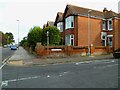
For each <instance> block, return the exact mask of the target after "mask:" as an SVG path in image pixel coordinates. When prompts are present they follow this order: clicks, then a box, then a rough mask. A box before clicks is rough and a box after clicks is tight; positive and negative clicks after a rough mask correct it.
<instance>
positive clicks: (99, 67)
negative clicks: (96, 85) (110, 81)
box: [94, 64, 118, 69]
mask: <svg viewBox="0 0 120 90" xmlns="http://www.w3.org/2000/svg"><path fill="white" fill-rule="evenodd" d="M117 65H118V64H113V65H106V66H98V67H94V69H104V68H107V67H113V66H117Z"/></svg>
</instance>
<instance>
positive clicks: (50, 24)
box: [43, 21, 54, 28]
mask: <svg viewBox="0 0 120 90" xmlns="http://www.w3.org/2000/svg"><path fill="white" fill-rule="evenodd" d="M48 26H54V22H53V21H47V24H44V25H43V28H45V27H48Z"/></svg>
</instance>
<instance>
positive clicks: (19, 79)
mask: <svg viewBox="0 0 120 90" xmlns="http://www.w3.org/2000/svg"><path fill="white" fill-rule="evenodd" d="M40 77H41V76H33V77H26V78H18V79H12V80H5V81H3V82H16V81H23V80H30V79H36V78H40Z"/></svg>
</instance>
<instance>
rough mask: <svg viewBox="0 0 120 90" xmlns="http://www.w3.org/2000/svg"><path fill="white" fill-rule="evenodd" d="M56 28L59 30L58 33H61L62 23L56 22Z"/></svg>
mask: <svg viewBox="0 0 120 90" xmlns="http://www.w3.org/2000/svg"><path fill="white" fill-rule="evenodd" d="M57 28H58V29H59V31H60V32H63V22H58V23H57Z"/></svg>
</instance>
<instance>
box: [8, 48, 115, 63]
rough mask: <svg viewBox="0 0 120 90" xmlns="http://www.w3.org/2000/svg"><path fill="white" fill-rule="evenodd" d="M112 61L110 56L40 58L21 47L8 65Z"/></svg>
mask: <svg viewBox="0 0 120 90" xmlns="http://www.w3.org/2000/svg"><path fill="white" fill-rule="evenodd" d="M105 59H113V55H112V54H107V55H97V56H76V57H75V56H68V57H64V58H63V57H62V58H60V57H59V58H45V57H44V58H40V57H37V56H35V55H34V54H30V53H28V52H27V51H26V50H25V49H24V48H23V47H19V49H18V50H16V51H15V52H14V54H13V55H12V57H11V58H9V65H48V64H60V63H71V62H88V61H95V60H105Z"/></svg>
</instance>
